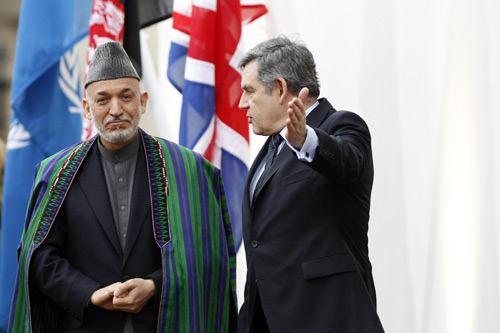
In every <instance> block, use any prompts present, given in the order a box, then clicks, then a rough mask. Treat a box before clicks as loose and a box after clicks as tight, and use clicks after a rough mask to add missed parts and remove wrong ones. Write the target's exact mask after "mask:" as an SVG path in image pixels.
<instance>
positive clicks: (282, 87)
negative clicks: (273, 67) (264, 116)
mask: <svg viewBox="0 0 500 333" xmlns="http://www.w3.org/2000/svg"><path fill="white" fill-rule="evenodd" d="M276 88H277V89H278V93H279V98H280V104H284V103H285V102H286V98H287V97H288V94H289V91H288V87H287V85H286V81H285V79H284V78H282V77H279V78H277V79H276Z"/></svg>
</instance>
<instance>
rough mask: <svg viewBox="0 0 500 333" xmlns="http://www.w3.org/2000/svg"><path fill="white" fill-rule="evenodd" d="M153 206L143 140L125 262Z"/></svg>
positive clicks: (138, 162)
mask: <svg viewBox="0 0 500 333" xmlns="http://www.w3.org/2000/svg"><path fill="white" fill-rule="evenodd" d="M150 207H151V202H150V198H149V180H148V176H147V168H146V157H145V154H144V148H143V145H142V142H141V145H140V148H139V152H138V154H137V165H136V167H135V176H134V186H133V190H132V198H131V203H130V217H129V221H128V230H127V243H126V244H125V253H124V258H123V262H126V260H127V258H128V256H129V254H130V252H131V251H132V248H133V246H134V243H135V241H136V240H137V237H138V236H139V234H140V233H141V229H142V225H143V224H144V222H145V220H146V216H147V213H148V209H150Z"/></svg>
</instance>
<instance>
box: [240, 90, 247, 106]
mask: <svg viewBox="0 0 500 333" xmlns="http://www.w3.org/2000/svg"><path fill="white" fill-rule="evenodd" d="M238 107H239V108H240V109H242V110H246V109H248V99H247V98H246V96H245V92H243V94H241V98H240V104H239V105H238Z"/></svg>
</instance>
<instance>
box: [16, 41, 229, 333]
mask: <svg viewBox="0 0 500 333" xmlns="http://www.w3.org/2000/svg"><path fill="white" fill-rule="evenodd" d="M139 80H140V78H139V76H138V75H137V72H136V71H135V69H134V68H133V66H132V64H131V62H130V60H129V58H128V56H127V54H126V53H125V51H124V50H123V48H122V46H121V44H120V43H117V42H111V43H106V44H103V45H101V46H99V47H98V48H97V50H96V52H95V54H94V57H93V59H92V62H91V65H90V67H89V72H88V75H87V80H86V82H85V89H86V92H87V98H86V99H84V100H83V107H84V114H85V117H87V118H88V119H91V120H92V121H93V123H94V124H95V126H96V128H97V130H98V133H99V134H98V135H97V136H96V137H94V138H92V139H90V140H88V141H85V142H83V143H81V144H79V145H75V146H73V147H69V148H66V149H64V150H62V151H61V152H59V153H57V154H55V155H53V156H51V157H49V158H47V159H46V160H44V161H42V162H41V163H40V164H39V165H38V166H37V170H36V177H35V181H34V185H33V190H32V193H31V198H30V202H29V206H28V212H27V221H26V225H27V227H26V230H25V232H24V233H23V237H22V240H21V246H20V250H19V268H18V273H17V279H16V286H15V290H14V296H13V301H12V306H11V314H10V321H9V330H10V331H14V332H31V331H34V332H41V331H47V332H56V331H65V332H66V331H68V332H69V331H71V332H73V331H78V332H80V331H85V332H96V331H101V332H153V331H161V332H177V331H186V332H187V331H197V332H226V331H233V330H234V329H235V318H236V302H235V300H236V297H235V276H234V274H235V273H234V269H235V252H234V242H233V238H232V237H233V236H232V230H231V223H230V220H229V213H228V211H227V205H226V198H225V194H224V188H223V184H222V178H221V174H220V171H219V170H218V169H216V168H215V167H214V166H213V165H212V164H210V163H209V162H208V161H206V160H205V159H203V157H202V156H201V155H199V154H197V153H193V152H192V151H190V150H188V149H186V148H184V147H181V146H179V145H176V144H174V143H172V142H169V141H167V140H164V139H161V138H155V137H152V136H150V135H148V134H147V133H145V132H144V131H142V130H141V129H140V128H139V127H138V126H139V121H140V118H141V114H142V113H144V112H145V110H146V103H147V100H148V95H147V93H146V92H141V91H140V89H139Z"/></svg>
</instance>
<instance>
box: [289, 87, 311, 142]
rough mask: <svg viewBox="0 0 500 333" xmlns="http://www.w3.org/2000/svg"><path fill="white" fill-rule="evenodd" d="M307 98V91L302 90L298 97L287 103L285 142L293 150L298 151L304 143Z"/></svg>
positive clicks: (305, 89) (306, 89)
mask: <svg viewBox="0 0 500 333" xmlns="http://www.w3.org/2000/svg"><path fill="white" fill-rule="evenodd" d="M307 96H309V89H308V88H302V89H301V90H300V92H299V96H298V97H294V98H293V99H292V100H291V101H290V102H288V110H287V112H288V119H287V120H286V128H287V129H288V131H287V133H286V140H287V141H288V142H289V143H290V144H291V145H292V146H294V147H295V148H297V149H300V148H302V145H303V144H304V141H306V136H307V129H306V109H305V107H304V103H305V101H306V99H307Z"/></svg>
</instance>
